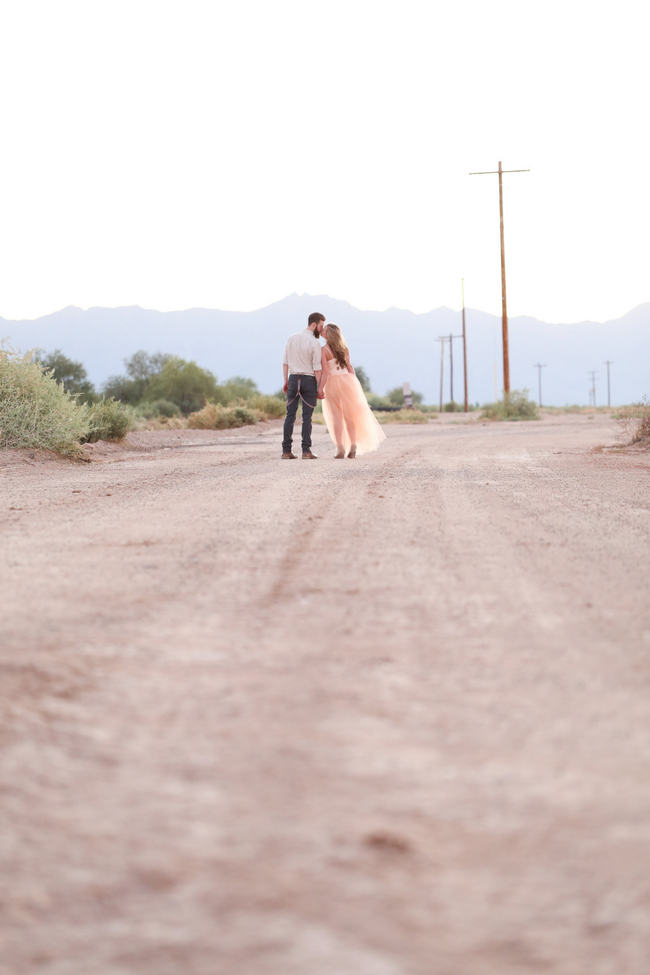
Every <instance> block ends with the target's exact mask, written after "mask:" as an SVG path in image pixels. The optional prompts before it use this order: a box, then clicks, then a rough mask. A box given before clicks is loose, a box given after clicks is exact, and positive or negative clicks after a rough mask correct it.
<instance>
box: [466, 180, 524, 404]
mask: <svg viewBox="0 0 650 975" xmlns="http://www.w3.org/2000/svg"><path fill="white" fill-rule="evenodd" d="M529 172H530V169H503V167H502V165H501V163H499V168H498V169H491V170H489V171H487V172H481V173H470V174H469V175H470V176H495V175H497V174H498V176H499V226H500V234H501V337H502V343H503V394H504V398H506V399H507V397H508V396H509V395H510V353H509V349H508V306H507V302H506V249H505V241H504V234H503V174H504V173H529Z"/></svg>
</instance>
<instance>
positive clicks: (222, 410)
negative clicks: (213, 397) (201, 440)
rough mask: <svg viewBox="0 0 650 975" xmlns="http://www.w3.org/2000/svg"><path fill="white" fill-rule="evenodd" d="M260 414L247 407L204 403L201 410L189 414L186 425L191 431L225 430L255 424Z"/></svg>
mask: <svg viewBox="0 0 650 975" xmlns="http://www.w3.org/2000/svg"><path fill="white" fill-rule="evenodd" d="M259 419H260V413H259V412H258V411H257V410H252V409H249V407H247V406H223V405H222V404H221V403H206V405H205V406H204V407H203V409H202V410H197V411H196V412H195V413H190V415H189V417H188V418H187V425H188V427H189V428H190V429H191V430H227V429H229V428H231V427H243V426H247V425H248V424H252V423H257V422H258V420H259Z"/></svg>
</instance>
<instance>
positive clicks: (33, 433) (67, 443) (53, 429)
mask: <svg viewBox="0 0 650 975" xmlns="http://www.w3.org/2000/svg"><path fill="white" fill-rule="evenodd" d="M88 429H89V419H88V407H87V406H85V405H83V404H80V403H78V402H77V400H76V398H75V397H74V396H73V395H71V394H70V393H68V392H67V391H66V390H65V388H64V387H63V386H62V385H61V384H60V383H58V382H57V381H56V380H55V379H54V378H53V376H52V375H51V373H50V372H46V371H45V370H44V369H43V367H42V366H41V365H40V364H39V363H38V362H35V361H34V360H33V357H32V355H31V353H27V354H26V355H21V354H20V353H18V352H14V351H13V350H12V349H7V348H4V347H3V348H0V446H2V447H35V448H39V447H42V448H46V449H49V450H55V451H58V452H59V453H62V454H75V453H77V452H78V450H79V442H80V440H81V439H82V438H83V437H85V436H86V434H87V432H88Z"/></svg>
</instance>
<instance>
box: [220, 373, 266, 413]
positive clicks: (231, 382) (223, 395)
mask: <svg viewBox="0 0 650 975" xmlns="http://www.w3.org/2000/svg"><path fill="white" fill-rule="evenodd" d="M258 395H259V389H258V388H257V383H256V382H255V380H253V379H247V378H246V377H245V376H232V377H231V378H230V379H227V380H226V381H225V382H224V383H220V384H219V385H218V386H217V388H216V393H215V395H214V396H213V397H212V399H213V401H214V402H215V403H221V404H222V405H223V406H232V405H233V403H238V402H239V401H240V400H249V399H251V398H252V397H254V396H258Z"/></svg>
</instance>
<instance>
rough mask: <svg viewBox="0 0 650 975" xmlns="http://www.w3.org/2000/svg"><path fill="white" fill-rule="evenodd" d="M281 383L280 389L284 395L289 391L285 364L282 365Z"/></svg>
mask: <svg viewBox="0 0 650 975" xmlns="http://www.w3.org/2000/svg"><path fill="white" fill-rule="evenodd" d="M282 382H283V385H282V389H283V390H284V392H285V393H286V392H288V390H289V366H288V365H287V363H286V362H283V363H282Z"/></svg>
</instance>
